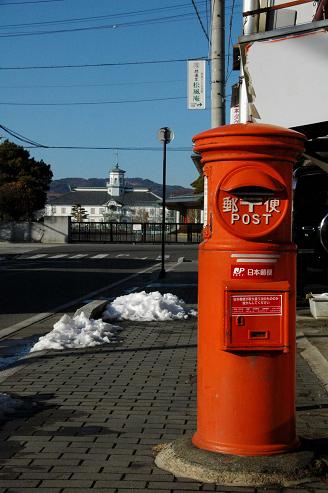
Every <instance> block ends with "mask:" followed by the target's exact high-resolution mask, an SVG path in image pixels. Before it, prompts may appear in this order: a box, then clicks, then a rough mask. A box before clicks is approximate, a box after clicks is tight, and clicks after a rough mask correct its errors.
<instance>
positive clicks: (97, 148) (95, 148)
mask: <svg viewBox="0 0 328 493" xmlns="http://www.w3.org/2000/svg"><path fill="white" fill-rule="evenodd" d="M24 147H25V146H24ZM37 147H39V146H31V147H28V146H26V147H25V148H26V149H35V148H37ZM40 147H42V148H45V149H65V150H73V151H74V150H90V151H115V150H117V151H157V152H158V151H162V150H163V148H162V147H120V146H40ZM167 150H168V151H172V152H191V151H192V146H189V147H171V146H170V148H169V149H167Z"/></svg>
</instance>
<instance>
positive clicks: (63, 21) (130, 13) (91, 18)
mask: <svg viewBox="0 0 328 493" xmlns="http://www.w3.org/2000/svg"><path fill="white" fill-rule="evenodd" d="M61 1H62V0H61ZM200 3H202V4H204V3H205V0H201V1H200ZM0 5H1V4H0ZM189 6H190V4H189V3H181V4H178V5H171V6H167V7H157V8H153V9H143V10H133V11H127V12H117V13H115V14H105V15H96V16H89V17H69V18H67V19H56V20H51V21H40V22H28V23H19V24H4V25H2V26H0V29H8V28H13V27H30V26H45V25H55V24H67V23H74V22H85V21H95V20H100V19H110V18H113V17H114V18H119V17H130V16H137V15H142V14H151V13H154V12H158V11H162V10H165V12H167V11H169V10H180V9H182V8H185V7H189Z"/></svg>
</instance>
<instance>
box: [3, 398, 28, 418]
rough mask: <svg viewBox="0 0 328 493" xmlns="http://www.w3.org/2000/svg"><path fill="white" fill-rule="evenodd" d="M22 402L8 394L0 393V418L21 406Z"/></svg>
mask: <svg viewBox="0 0 328 493" xmlns="http://www.w3.org/2000/svg"><path fill="white" fill-rule="evenodd" d="M22 404H23V403H22V401H21V400H19V399H14V398H13V397H10V395H8V394H2V393H0V416H1V414H5V413H6V414H9V413H11V412H13V411H14V410H15V409H17V408H19V407H21V406H22Z"/></svg>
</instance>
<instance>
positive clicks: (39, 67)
mask: <svg viewBox="0 0 328 493" xmlns="http://www.w3.org/2000/svg"><path fill="white" fill-rule="evenodd" d="M193 58H194V59H195V60H200V59H201V60H206V57H193ZM187 60H191V58H176V59H168V60H144V61H132V62H112V63H78V64H66V65H21V66H12V67H1V66H0V71H1V70H44V69H47V70H48V69H62V68H90V67H91V68H92V67H124V66H127V65H153V64H159V63H181V62H186V61H187Z"/></svg>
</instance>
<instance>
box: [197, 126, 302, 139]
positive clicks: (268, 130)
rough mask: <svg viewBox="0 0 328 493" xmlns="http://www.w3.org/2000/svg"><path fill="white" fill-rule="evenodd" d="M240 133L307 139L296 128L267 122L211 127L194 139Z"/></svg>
mask: <svg viewBox="0 0 328 493" xmlns="http://www.w3.org/2000/svg"><path fill="white" fill-rule="evenodd" d="M238 135H240V136H241V135H243V136H245V135H252V136H254V135H258V136H259V137H260V136H266V135H271V136H277V137H279V136H283V137H289V138H294V139H295V138H296V139H300V140H301V141H304V140H305V138H306V137H305V135H303V134H301V133H300V132H296V131H295V130H290V129H289V128H285V127H280V126H278V125H270V124H267V123H252V122H247V123H237V124H231V125H222V126H220V127H215V128H211V129H210V130H206V131H205V132H201V133H199V134H197V135H195V137H193V140H194V141H196V140H198V139H200V138H202V137H206V136H207V137H210V136H211V137H216V136H217V137H224V136H231V137H232V136H238Z"/></svg>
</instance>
